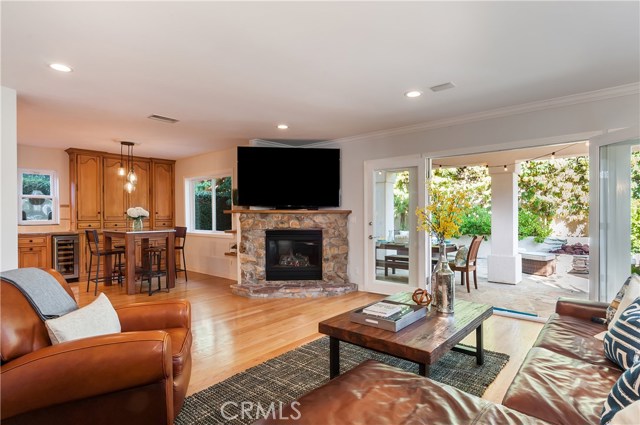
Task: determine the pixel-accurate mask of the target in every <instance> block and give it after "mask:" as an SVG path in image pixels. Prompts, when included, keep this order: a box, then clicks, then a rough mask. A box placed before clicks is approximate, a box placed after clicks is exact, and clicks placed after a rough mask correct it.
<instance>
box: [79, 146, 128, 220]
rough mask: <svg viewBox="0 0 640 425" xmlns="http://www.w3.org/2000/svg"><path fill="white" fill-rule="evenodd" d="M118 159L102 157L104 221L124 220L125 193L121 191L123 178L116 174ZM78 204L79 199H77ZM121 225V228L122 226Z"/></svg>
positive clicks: (118, 166)
mask: <svg viewBox="0 0 640 425" xmlns="http://www.w3.org/2000/svg"><path fill="white" fill-rule="evenodd" d="M119 168H120V158H112V157H104V158H103V159H102V170H103V177H104V214H103V216H104V221H105V222H122V223H123V224H124V221H125V220H126V218H127V217H126V215H125V213H126V210H127V207H126V192H125V191H124V190H123V188H124V182H125V180H124V179H125V176H121V175H119V174H118V169H119ZM78 202H80V199H78ZM123 224H121V226H122V225H123ZM118 227H119V226H118Z"/></svg>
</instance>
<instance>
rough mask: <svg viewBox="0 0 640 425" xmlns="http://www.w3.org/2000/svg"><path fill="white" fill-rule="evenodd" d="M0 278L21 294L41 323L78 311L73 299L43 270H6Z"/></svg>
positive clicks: (30, 268)
mask: <svg viewBox="0 0 640 425" xmlns="http://www.w3.org/2000/svg"><path fill="white" fill-rule="evenodd" d="M0 277H2V279H4V280H5V281H7V282H9V283H10V284H12V285H13V286H15V287H16V288H18V290H20V292H22V294H23V295H24V296H25V297H26V298H27V299H28V300H29V302H30V303H31V305H32V306H33V308H34V310H35V311H36V312H37V313H38V315H39V316H40V318H41V319H42V320H43V321H44V320H48V319H54V318H56V317H60V316H63V315H65V314H67V313H70V312H72V311H74V310H77V309H78V304H76V301H75V300H74V299H73V297H71V296H70V295H69V294H68V293H67V291H65V290H64V288H63V287H62V286H60V283H59V282H58V281H57V280H56V278H54V277H53V276H51V275H50V274H49V273H47V272H45V271H44V270H40V269H36V268H33V267H29V268H24V269H15V270H8V271H6V272H2V273H0Z"/></svg>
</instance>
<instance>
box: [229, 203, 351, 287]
mask: <svg viewBox="0 0 640 425" xmlns="http://www.w3.org/2000/svg"><path fill="white" fill-rule="evenodd" d="M232 212H233V213H234V214H237V218H238V233H239V242H240V243H239V245H238V262H239V279H238V283H237V284H235V285H231V290H232V292H233V293H234V294H237V295H242V296H246V297H251V298H282V297H295V298H306V297H319V296H331V295H341V294H345V293H349V292H353V291H357V289H358V286H357V285H355V284H353V283H350V282H349V277H348V275H347V265H348V254H349V244H348V239H347V236H348V227H347V224H348V220H347V217H348V214H349V213H350V211H345V210H320V211H307V210H291V211H289V210H232ZM267 230H316V231H321V234H322V255H321V260H322V261H321V262H322V265H321V270H322V271H321V279H317V280H307V279H302V278H301V279H297V280H267V273H266V257H267V255H266V250H267V247H266V241H265V240H266V232H267ZM301 256H302V257H304V256H307V254H304V253H302V254H301ZM319 277H320V276H319Z"/></svg>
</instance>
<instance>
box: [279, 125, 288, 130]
mask: <svg viewBox="0 0 640 425" xmlns="http://www.w3.org/2000/svg"><path fill="white" fill-rule="evenodd" d="M278 128H279V129H280V130H286V129H287V128H289V126H288V125H286V124H278Z"/></svg>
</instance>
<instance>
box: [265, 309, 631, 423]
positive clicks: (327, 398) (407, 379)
mask: <svg viewBox="0 0 640 425" xmlns="http://www.w3.org/2000/svg"><path fill="white" fill-rule="evenodd" d="M606 307H607V304H604V303H595V302H590V301H581V300H567V299H560V300H559V301H558V302H557V304H556V313H555V314H553V315H552V316H551V317H550V318H549V320H548V322H547V323H546V324H545V326H544V328H543V329H542V331H541V332H540V335H539V337H538V339H537V340H536V342H535V344H534V346H533V348H532V349H531V350H530V351H529V353H528V355H527V357H526V359H525V361H524V363H523V364H522V367H521V368H520V370H519V371H518V373H517V375H516V377H515V379H514V380H513V382H512V383H511V385H510V387H509V389H508V391H507V393H506V395H505V397H504V400H503V403H502V404H495V403H491V402H489V401H486V400H483V399H481V398H479V397H476V396H473V395H470V394H467V393H465V392H463V391H460V390H458V389H456V388H453V387H450V386H448V385H444V384H441V383H438V382H435V381H432V380H430V379H427V378H423V377H421V376H418V375H415V374H411V373H408V372H405V371H401V370H399V369H396V368H393V367H391V366H387V365H383V364H381V363H378V362H375V361H372V360H369V361H366V362H364V363H362V364H361V365H359V366H358V367H356V368H354V369H352V370H351V371H349V372H347V373H345V374H344V375H341V376H339V377H337V378H336V379H333V380H332V381H330V382H329V383H327V384H325V385H323V386H322V387H320V388H317V389H316V390H314V391H311V392H310V393H308V394H306V395H304V396H302V397H301V398H300V399H299V400H297V402H294V403H292V404H290V405H288V406H285V407H284V408H283V410H282V414H280V412H278V411H276V412H275V413H274V414H273V415H270V416H269V417H268V418H266V419H261V420H260V421H258V423H260V424H272V423H276V422H278V423H289V424H290V423H304V424H319V423H322V424H326V425H338V424H340V425H342V424H344V425H347V424H349V425H358V424H362V425H365V424H366V425H372V424H375V425H386V424H388V425H392V424H414V423H415V424H422V423H424V424H430V425H435V424H558V425H560V424H562V425H564V424H572V425H578V424H589V425H593V424H597V423H599V421H600V413H601V411H602V407H603V405H604V401H605V399H606V398H607V395H608V394H609V391H610V389H611V387H613V384H614V383H615V381H616V380H617V379H618V377H619V376H620V375H621V374H622V371H621V370H620V369H618V368H617V367H616V366H615V365H614V364H613V363H612V362H610V361H609V360H607V359H606V358H605V356H604V351H603V343H602V341H599V340H596V339H595V338H593V336H594V335H596V334H597V333H599V332H602V331H603V330H605V329H606V326H605V325H600V324H596V323H593V322H591V317H592V316H597V317H604V312H605V310H606Z"/></svg>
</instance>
